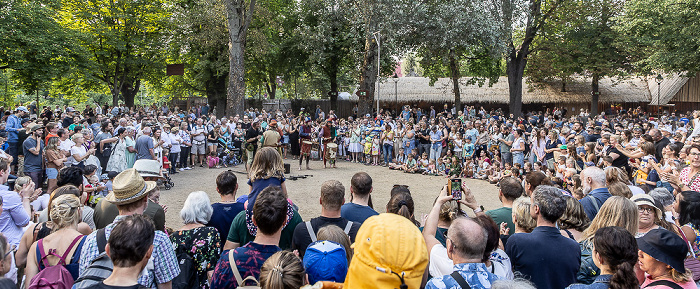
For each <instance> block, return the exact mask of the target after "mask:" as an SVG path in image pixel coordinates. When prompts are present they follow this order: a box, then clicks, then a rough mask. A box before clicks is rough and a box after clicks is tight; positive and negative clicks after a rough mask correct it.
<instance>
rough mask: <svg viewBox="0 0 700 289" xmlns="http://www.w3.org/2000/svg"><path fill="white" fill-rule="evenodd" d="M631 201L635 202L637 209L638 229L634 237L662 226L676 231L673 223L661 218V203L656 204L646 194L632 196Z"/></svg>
mask: <svg viewBox="0 0 700 289" xmlns="http://www.w3.org/2000/svg"><path fill="white" fill-rule="evenodd" d="M632 201H633V202H634V203H635V204H637V208H638V211H639V229H638V230H637V233H636V234H635V237H637V238H639V237H641V236H644V234H646V233H648V232H649V231H651V230H654V229H658V228H664V229H667V230H670V231H671V232H674V233H677V231H676V228H675V227H674V225H671V224H669V223H668V222H666V220H664V219H663V211H662V210H661V208H662V207H661V205H659V204H657V203H656V201H655V200H654V198H652V197H651V196H649V195H647V194H643V195H636V196H634V197H632Z"/></svg>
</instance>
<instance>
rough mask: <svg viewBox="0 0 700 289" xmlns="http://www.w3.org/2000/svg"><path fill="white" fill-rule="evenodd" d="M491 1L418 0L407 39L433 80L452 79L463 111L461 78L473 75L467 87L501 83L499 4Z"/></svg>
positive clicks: (453, 89) (458, 105) (456, 103)
mask: <svg viewBox="0 0 700 289" xmlns="http://www.w3.org/2000/svg"><path fill="white" fill-rule="evenodd" d="M494 4H495V2H491V1H472V0H446V1H430V0H426V1H418V2H416V5H415V6H414V9H412V10H413V13H412V14H411V15H412V16H413V18H412V20H411V21H410V23H408V24H407V25H411V26H410V28H411V29H410V30H409V31H411V32H409V33H407V34H406V35H404V36H403V37H404V38H406V40H405V41H406V42H408V43H410V44H411V46H413V47H417V48H418V54H419V55H420V56H421V57H422V60H421V62H420V63H421V67H423V68H424V69H425V75H426V76H428V77H430V78H431V84H432V83H434V82H435V81H436V80H437V78H438V77H445V76H447V77H449V78H450V79H451V81H452V92H453V93H454V99H455V107H456V108H457V110H461V108H462V104H461V98H460V89H459V84H460V79H461V78H462V76H471V78H470V79H469V80H468V81H467V83H466V84H474V83H478V84H479V85H483V84H484V81H485V78H489V80H490V81H489V82H490V83H493V82H495V81H498V77H499V76H500V74H501V69H500V57H501V55H502V52H503V49H504V47H502V37H501V35H500V32H501V30H500V29H498V26H497V25H494V23H497V21H499V20H500V19H499V17H498V15H499V13H498V9H499V8H500V7H498V6H497V5H494Z"/></svg>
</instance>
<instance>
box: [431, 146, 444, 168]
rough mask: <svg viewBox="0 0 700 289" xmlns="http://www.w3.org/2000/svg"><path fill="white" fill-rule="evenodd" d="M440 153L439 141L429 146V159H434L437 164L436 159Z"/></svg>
mask: <svg viewBox="0 0 700 289" xmlns="http://www.w3.org/2000/svg"><path fill="white" fill-rule="evenodd" d="M441 154H442V144H441V143H435V144H433V145H431V146H430V159H431V160H435V163H436V164H437V160H438V159H439V158H440V155H441Z"/></svg>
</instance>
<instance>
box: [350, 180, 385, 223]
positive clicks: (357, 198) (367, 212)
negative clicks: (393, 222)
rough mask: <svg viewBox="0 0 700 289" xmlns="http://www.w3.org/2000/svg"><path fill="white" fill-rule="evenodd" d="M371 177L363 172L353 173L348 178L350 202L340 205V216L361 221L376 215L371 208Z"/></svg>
mask: <svg viewBox="0 0 700 289" xmlns="http://www.w3.org/2000/svg"><path fill="white" fill-rule="evenodd" d="M371 193H372V178H371V177H370V176H369V175H368V174H367V173H365V172H359V173H355V175H353V176H352V179H351V180H350V202H349V203H347V204H345V205H343V206H342V207H341V217H343V218H345V219H348V220H350V221H353V222H358V223H363V222H364V221H365V220H366V219H367V218H369V217H371V216H374V215H378V214H379V213H377V211H375V210H374V208H372V196H370V194H371Z"/></svg>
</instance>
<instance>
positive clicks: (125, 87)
mask: <svg viewBox="0 0 700 289" xmlns="http://www.w3.org/2000/svg"><path fill="white" fill-rule="evenodd" d="M140 87H141V80H139V79H137V80H136V81H134V82H133V83H132V82H131V81H128V80H127V81H125V82H124V83H123V84H122V89H121V93H122V96H123V97H124V105H125V106H126V107H133V106H134V98H136V94H137V93H138V92H139V88H140Z"/></svg>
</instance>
